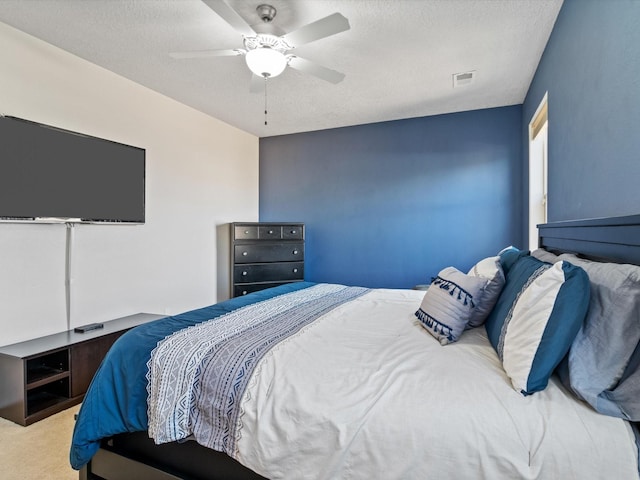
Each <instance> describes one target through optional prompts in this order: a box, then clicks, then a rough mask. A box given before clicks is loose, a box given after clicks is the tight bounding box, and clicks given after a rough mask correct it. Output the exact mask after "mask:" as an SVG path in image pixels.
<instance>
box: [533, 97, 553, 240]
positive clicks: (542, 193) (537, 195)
mask: <svg viewBox="0 0 640 480" xmlns="http://www.w3.org/2000/svg"><path fill="white" fill-rule="evenodd" d="M547 95H548V94H547V93H545V94H544V98H543V99H542V102H540V105H539V106H538V109H537V110H536V113H535V114H534V115H533V118H532V119H531V122H530V123H529V250H535V249H536V248H538V229H537V228H536V225H538V224H540V223H546V222H547V171H548V161H547V153H548V151H547V142H548V130H549V129H548V121H547V111H548V107H547Z"/></svg>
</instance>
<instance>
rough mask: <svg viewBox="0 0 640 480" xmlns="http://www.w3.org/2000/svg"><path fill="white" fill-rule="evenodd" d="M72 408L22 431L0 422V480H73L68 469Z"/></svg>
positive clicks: (73, 409) (72, 475) (77, 408)
mask: <svg viewBox="0 0 640 480" xmlns="http://www.w3.org/2000/svg"><path fill="white" fill-rule="evenodd" d="M79 408H80V407H79V406H76V407H72V408H70V409H68V410H65V411H63V412H60V413H58V414H56V415H53V416H51V417H49V418H45V419H44V420H41V421H39V422H36V423H34V424H33V425H29V426H28V427H22V426H20V425H16V424H15V423H13V422H10V421H9V420H5V419H4V418H0V478H2V480H45V479H46V480H72V479H73V480H77V478H78V472H76V471H75V470H73V469H72V468H71V466H70V465H69V445H70V444H71V433H72V432H73V415H74V414H75V413H77V412H78V410H79Z"/></svg>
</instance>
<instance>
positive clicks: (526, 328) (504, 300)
mask: <svg viewBox="0 0 640 480" xmlns="http://www.w3.org/2000/svg"><path fill="white" fill-rule="evenodd" d="M506 279H507V280H506V284H505V287H504V289H503V290H502V294H501V295H500V298H499V299H498V302H497V304H496V307H495V308H494V310H493V311H492V312H491V314H490V315H489V318H488V319H487V322H486V329H487V335H488V336H489V340H490V341H491V344H492V345H493V347H494V348H495V350H496V352H498V356H499V357H500V360H501V361H502V366H503V368H504V370H505V372H506V373H507V375H508V376H509V378H510V379H511V383H512V384H513V387H514V388H515V389H516V390H517V391H519V392H521V393H522V394H524V395H530V394H532V393H535V392H538V391H541V390H544V389H545V388H546V386H547V384H548V382H549V377H551V375H552V374H553V371H554V370H555V368H556V367H557V366H558V364H559V363H560V361H561V360H562V358H563V357H564V356H565V355H566V354H567V352H568V351H569V347H570V346H571V343H572V342H573V340H574V338H575V337H576V335H577V333H578V330H580V327H581V326H582V323H583V322H584V318H585V315H586V313H587V308H588V306H589V295H590V289H589V278H588V276H587V274H586V273H585V271H584V270H582V269H581V268H580V267H576V266H575V265H572V264H571V263H569V262H562V261H561V262H557V263H555V264H553V265H551V264H549V263H545V262H542V261H540V260H538V259H536V258H534V257H531V256H522V257H520V258H518V260H517V261H516V262H515V263H514V264H512V265H511V267H510V269H509V272H508V274H507V276H506Z"/></svg>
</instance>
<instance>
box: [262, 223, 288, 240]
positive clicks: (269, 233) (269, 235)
mask: <svg viewBox="0 0 640 480" xmlns="http://www.w3.org/2000/svg"><path fill="white" fill-rule="evenodd" d="M258 238H259V239H260V240H280V239H281V238H282V227H281V226H280V225H268V226H261V227H258Z"/></svg>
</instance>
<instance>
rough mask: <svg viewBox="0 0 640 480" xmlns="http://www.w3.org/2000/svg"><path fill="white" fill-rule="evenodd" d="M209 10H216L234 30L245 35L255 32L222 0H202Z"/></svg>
mask: <svg viewBox="0 0 640 480" xmlns="http://www.w3.org/2000/svg"><path fill="white" fill-rule="evenodd" d="M202 1H203V2H204V3H205V4H206V5H207V6H208V7H209V8H210V9H211V10H213V11H214V12H216V13H217V14H218V15H219V16H220V18H222V19H223V20H224V21H225V22H227V23H228V24H229V25H231V26H232V27H233V28H234V29H235V30H236V31H238V32H240V33H241V34H242V35H244V36H246V37H255V36H256V32H254V31H253V28H251V27H250V26H249V24H248V23H247V22H245V20H244V18H242V17H241V16H240V15H239V14H238V12H236V11H235V10H234V9H233V8H231V7H230V6H229V5H228V4H227V3H226V2H224V1H223V0H202Z"/></svg>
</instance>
